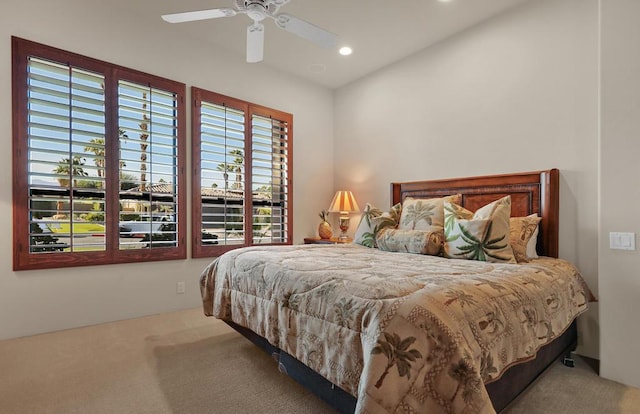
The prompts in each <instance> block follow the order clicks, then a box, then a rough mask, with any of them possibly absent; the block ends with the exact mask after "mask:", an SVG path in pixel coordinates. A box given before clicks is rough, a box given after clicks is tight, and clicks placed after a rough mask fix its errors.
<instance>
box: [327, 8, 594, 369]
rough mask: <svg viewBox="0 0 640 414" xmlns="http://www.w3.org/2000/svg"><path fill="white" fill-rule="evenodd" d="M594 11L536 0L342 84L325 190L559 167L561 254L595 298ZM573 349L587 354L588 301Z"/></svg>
mask: <svg viewBox="0 0 640 414" xmlns="http://www.w3.org/2000/svg"><path fill="white" fill-rule="evenodd" d="M597 28H598V7H597V1H596V0H536V1H531V2H527V3H525V4H524V5H523V6H520V7H518V8H515V9H511V10H510V11H508V12H507V13H505V14H502V15H500V16H497V17H495V18H493V19H491V20H489V21H486V22H484V23H482V24H480V25H478V26H476V27H473V28H471V29H468V30H466V31H465V32H462V33H460V34H458V35H456V36H455V37H453V38H450V39H448V40H445V41H444V42H441V43H439V44H437V45H435V46H433V47H430V48H428V49H425V50H424V51H422V52H420V53H418V54H416V55H414V56H411V57H410V58H408V59H405V60H404V61H401V62H398V63H396V64H394V65H391V66H389V67H387V68H385V69H383V70H381V71H379V72H377V73H375V74H373V75H371V76H368V77H366V78H364V79H362V80H360V81H358V82H355V83H352V84H351V85H348V86H346V87H344V88H341V89H340V90H339V91H337V93H336V103H335V127H336V137H335V147H334V148H335V165H336V167H337V168H336V172H335V184H336V186H337V187H345V188H349V189H352V190H353V191H354V193H355V195H356V197H357V199H358V201H359V202H360V204H362V205H364V204H365V202H367V201H370V202H372V203H374V204H376V205H378V206H381V207H385V206H388V205H389V183H390V182H393V181H412V180H421V179H437V178H453V177H465V176H473V175H484V174H500V173H509V172H517V171H534V170H541V169H548V168H553V167H557V168H559V169H560V180H561V188H560V225H561V227H560V256H561V257H562V258H565V259H568V260H570V261H572V262H574V263H575V264H576V265H577V266H578V267H579V269H580V270H581V272H582V274H583V275H584V277H585V279H586V280H587V281H588V283H589V285H590V286H591V288H592V289H593V290H594V292H597V287H598V280H597V270H598V269H597V266H598V263H597V251H598V245H597V231H598V228H597V223H598V216H597V201H598V198H597V194H598V193H597V190H598V186H597V178H598V169H597V163H598V134H597V126H598V124H597V119H598V89H597V87H598V48H597V44H598V30H597ZM580 330H581V336H580V341H581V343H580V352H581V353H582V354H586V355H589V356H593V357H597V356H598V320H597V305H594V306H593V307H592V309H591V310H590V311H589V312H588V313H587V314H586V315H585V316H583V317H582V318H581V319H580Z"/></svg>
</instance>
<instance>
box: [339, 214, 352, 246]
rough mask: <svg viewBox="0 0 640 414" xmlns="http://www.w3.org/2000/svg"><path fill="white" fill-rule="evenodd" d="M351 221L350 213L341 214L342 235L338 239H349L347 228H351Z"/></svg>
mask: <svg viewBox="0 0 640 414" xmlns="http://www.w3.org/2000/svg"><path fill="white" fill-rule="evenodd" d="M349 222H350V219H349V215H348V214H344V215H343V214H340V236H339V237H338V240H340V241H347V240H349V235H348V234H347V230H349Z"/></svg>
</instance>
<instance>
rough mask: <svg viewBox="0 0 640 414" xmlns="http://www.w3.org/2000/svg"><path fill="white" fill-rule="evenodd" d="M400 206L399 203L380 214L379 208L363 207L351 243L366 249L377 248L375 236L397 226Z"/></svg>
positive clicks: (369, 205) (367, 205) (368, 205)
mask: <svg viewBox="0 0 640 414" xmlns="http://www.w3.org/2000/svg"><path fill="white" fill-rule="evenodd" d="M401 210H402V205H401V204H400V203H398V204H396V205H395V206H393V207H391V209H390V210H389V211H387V212H384V213H383V212H382V210H380V209H379V208H376V207H374V206H372V205H371V204H369V203H367V204H366V205H365V206H364V210H363V213H362V218H361V219H360V224H358V228H357V229H356V232H355V234H354V237H353V242H354V243H356V244H360V245H362V246H366V247H377V245H376V235H377V234H378V232H380V230H382V229H385V228H388V227H391V228H396V227H397V226H398V220H399V218H400V212H401Z"/></svg>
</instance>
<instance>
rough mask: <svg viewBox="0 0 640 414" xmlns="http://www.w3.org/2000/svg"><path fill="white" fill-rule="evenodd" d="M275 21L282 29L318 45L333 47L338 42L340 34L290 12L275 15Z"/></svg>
mask: <svg viewBox="0 0 640 414" xmlns="http://www.w3.org/2000/svg"><path fill="white" fill-rule="evenodd" d="M275 21H276V24H277V25H278V27H280V28H281V29H284V30H286V31H288V32H290V33H293V34H294V35H297V36H300V37H301V38H303V39H306V40H308V41H310V42H313V43H315V44H317V45H320V46H324V47H326V48H333V47H335V46H336V44H337V43H338V36H336V35H334V34H333V33H331V32H328V31H326V30H324V29H322V28H320V27H318V26H315V25H313V24H311V23H309V22H306V21H304V20H302V19H298V18H297V17H295V16H292V15H290V14H286V13H281V14H279V15H277V16H275Z"/></svg>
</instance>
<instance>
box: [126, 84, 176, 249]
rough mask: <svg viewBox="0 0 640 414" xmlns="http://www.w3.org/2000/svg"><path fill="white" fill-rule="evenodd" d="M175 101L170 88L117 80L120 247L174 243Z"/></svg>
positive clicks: (142, 246)
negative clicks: (166, 89)
mask: <svg viewBox="0 0 640 414" xmlns="http://www.w3.org/2000/svg"><path fill="white" fill-rule="evenodd" d="M177 105H178V103H177V100H176V96H175V94H173V93H171V92H166V91H163V90H159V89H155V88H151V87H148V86H145V85H140V84H136V83H133V82H128V81H122V80H121V81H119V83H118V127H119V148H120V154H119V202H120V217H119V220H120V221H119V225H120V226H119V227H120V236H121V237H120V242H119V248H120V249H141V248H153V247H171V246H177V232H178V225H179V224H178V222H177V217H178V215H177V214H178V191H184V189H181V188H178V168H177V167H178V166H177V160H178V138H177V136H178V115H177ZM140 237H142V239H140Z"/></svg>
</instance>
